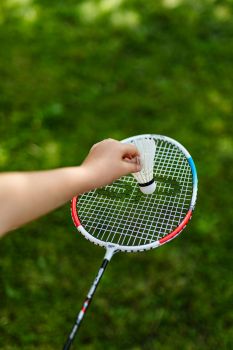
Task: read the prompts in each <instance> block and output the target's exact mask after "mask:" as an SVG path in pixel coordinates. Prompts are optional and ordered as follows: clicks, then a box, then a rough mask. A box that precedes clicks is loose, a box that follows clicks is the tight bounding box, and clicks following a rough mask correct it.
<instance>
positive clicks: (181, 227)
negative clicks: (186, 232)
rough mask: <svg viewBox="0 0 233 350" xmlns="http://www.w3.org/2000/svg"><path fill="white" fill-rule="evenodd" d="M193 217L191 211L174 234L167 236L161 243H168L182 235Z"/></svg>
mask: <svg viewBox="0 0 233 350" xmlns="http://www.w3.org/2000/svg"><path fill="white" fill-rule="evenodd" d="M191 216H192V210H189V211H188V213H187V215H186V216H185V218H184V220H183V221H182V222H181V223H180V225H179V226H178V227H177V228H176V229H175V230H174V231H173V232H171V233H169V234H168V235H167V236H165V237H163V238H161V239H160V240H159V243H160V244H163V243H166V242H167V241H169V240H170V239H172V238H174V237H175V236H176V235H178V233H180V232H181V231H182V230H183V229H184V228H185V226H186V225H187V223H188V222H189V220H190V219H191Z"/></svg>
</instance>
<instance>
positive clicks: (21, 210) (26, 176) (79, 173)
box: [0, 167, 92, 235]
mask: <svg viewBox="0 0 233 350" xmlns="http://www.w3.org/2000/svg"><path fill="white" fill-rule="evenodd" d="M90 189H92V186H91V183H90V180H89V179H87V177H86V175H85V170H84V169H83V168H82V167H69V168H61V169H55V170H48V171H38V172H25V173H24V172H16V173H5V174H2V175H0V235H3V234H4V233H6V232H8V231H10V230H12V229H14V228H17V227H19V226H21V225H23V224H25V223H27V222H29V221H31V220H34V219H36V218H38V217H40V216H42V215H44V214H46V213H48V212H50V211H51V210H53V209H56V208H57V207H59V206H61V205H63V204H64V203H66V202H67V201H69V200H70V199H71V198H72V197H73V196H75V195H76V194H79V193H83V192H85V191H88V190H90Z"/></svg>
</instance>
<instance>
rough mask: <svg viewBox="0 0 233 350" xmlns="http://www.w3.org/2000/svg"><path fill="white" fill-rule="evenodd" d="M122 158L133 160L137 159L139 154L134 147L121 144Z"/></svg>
mask: <svg viewBox="0 0 233 350" xmlns="http://www.w3.org/2000/svg"><path fill="white" fill-rule="evenodd" d="M121 145H122V151H123V158H129V159H131V158H135V157H139V156H140V153H139V151H138V149H137V147H136V146H134V145H132V144H129V143H122V144H121Z"/></svg>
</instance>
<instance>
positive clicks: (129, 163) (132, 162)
mask: <svg viewBox="0 0 233 350" xmlns="http://www.w3.org/2000/svg"><path fill="white" fill-rule="evenodd" d="M124 163H125V168H126V171H128V173H137V172H138V171H140V170H141V168H142V167H141V162H140V158H139V157H134V158H132V159H129V158H125V159H124Z"/></svg>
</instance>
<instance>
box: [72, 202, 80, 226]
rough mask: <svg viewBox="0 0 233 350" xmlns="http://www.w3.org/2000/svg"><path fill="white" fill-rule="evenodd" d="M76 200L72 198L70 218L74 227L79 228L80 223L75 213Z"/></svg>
mask: <svg viewBox="0 0 233 350" xmlns="http://www.w3.org/2000/svg"><path fill="white" fill-rule="evenodd" d="M77 199H78V197H74V198H73V199H72V201H71V216H72V219H73V223H74V225H75V226H76V227H79V226H81V222H80V220H79V217H78V215H77V211H76V205H77Z"/></svg>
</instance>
